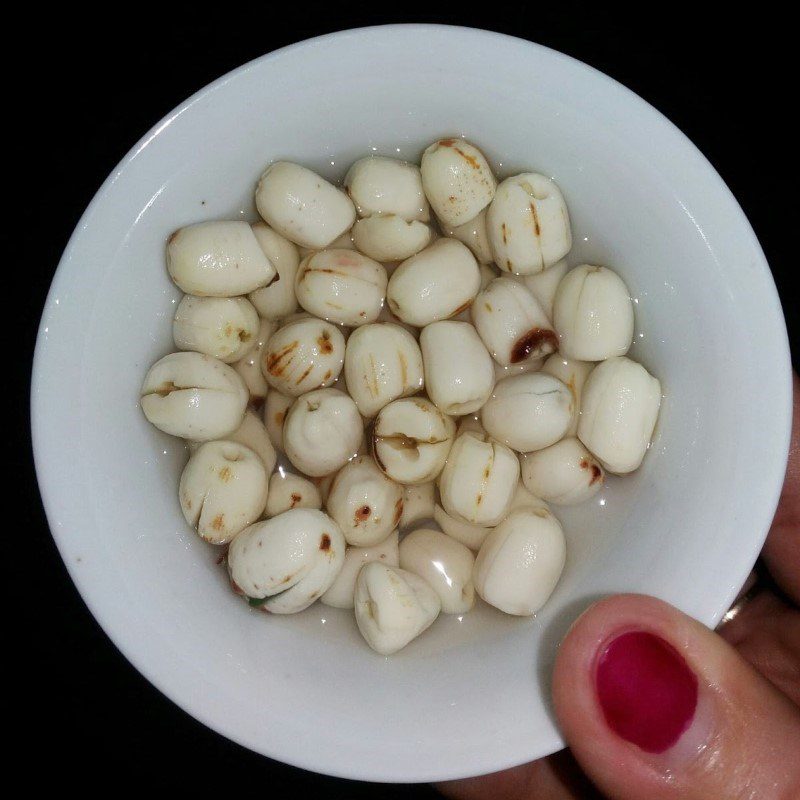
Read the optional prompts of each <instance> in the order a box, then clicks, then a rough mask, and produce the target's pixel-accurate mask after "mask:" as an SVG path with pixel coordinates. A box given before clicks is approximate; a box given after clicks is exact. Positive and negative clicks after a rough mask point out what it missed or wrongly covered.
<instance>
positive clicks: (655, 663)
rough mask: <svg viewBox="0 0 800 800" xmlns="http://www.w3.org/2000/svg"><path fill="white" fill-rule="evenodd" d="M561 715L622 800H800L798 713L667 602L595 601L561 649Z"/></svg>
mask: <svg viewBox="0 0 800 800" xmlns="http://www.w3.org/2000/svg"><path fill="white" fill-rule="evenodd" d="M553 697H554V701H555V708H556V714H557V715H558V718H559V721H560V724H561V728H562V730H563V732H564V735H565V737H566V739H567V741H568V742H569V744H570V747H571V748H572V752H573V753H574V755H575V757H576V758H577V760H578V762H579V763H580V765H581V767H583V769H584V771H585V772H586V773H587V774H588V775H589V777H590V778H591V779H592V780H593V781H594V782H595V783H596V784H597V786H599V788H600V789H601V790H603V791H604V792H605V793H606V794H607V795H608V796H609V797H611V798H616V800H641V798H644V797H646V798H648V800H662V799H665V798H676V797H680V798H681V800H694V799H695V798H697V800H700V798H702V799H703V800H708V798H712V797H713V798H744V797H748V798H750V797H758V798H760V800H771V799H772V798H789V797H800V759H798V752H800V751H799V750H798V743H800V713H799V712H798V710H797V708H796V707H795V706H793V705H792V704H791V703H790V702H789V701H788V700H787V699H786V698H785V697H784V696H783V695H781V694H780V693H779V692H778V691H777V690H776V689H775V688H774V687H773V686H772V685H771V684H769V683H768V682H767V681H766V680H765V679H764V678H762V677H761V676H760V675H759V674H758V673H757V672H755V670H753V669H752V667H750V666H749V665H748V664H747V663H746V662H745V661H744V660H742V659H741V658H740V657H739V656H738V654H737V653H736V651H735V650H733V649H732V648H731V647H730V646H729V645H728V644H726V643H725V642H724V641H723V640H722V639H721V638H720V637H719V636H717V635H716V634H714V633H713V632H711V631H709V630H708V629H707V628H705V627H704V626H702V625H701V624H700V623H698V622H695V621H694V620H692V619H690V618H689V617H687V616H686V615H684V614H682V613H681V612H679V611H677V610H675V609H674V608H672V606H669V605H667V604H666V603H663V602H661V601H660V600H656V599H654V598H651V597H644V596H642V595H622V596H619V597H612V598H609V599H607V600H603V601H601V602H600V603H597V604H596V605H594V606H592V607H591V608H590V609H589V610H588V611H586V612H585V613H584V614H583V616H581V617H580V618H579V619H578V621H577V622H576V623H575V624H574V625H573V627H572V628H571V629H570V632H569V633H568V634H567V636H566V638H565V639H564V641H563V643H562V644H561V647H560V649H559V653H558V657H557V659H556V667H555V674H554V678H553Z"/></svg>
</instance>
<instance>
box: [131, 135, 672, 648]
mask: <svg viewBox="0 0 800 800" xmlns="http://www.w3.org/2000/svg"><path fill="white" fill-rule="evenodd" d="M255 200H256V206H257V209H258V212H259V214H260V216H261V217H262V218H263V221H259V222H256V223H254V224H252V225H251V224H249V223H248V222H245V221H243V220H241V219H240V220H236V221H227V220H226V221H213V222H200V223H198V224H195V225H190V226H188V227H184V228H181V229H180V230H178V231H176V232H175V233H173V234H172V235H171V236H170V237H169V240H168V243H167V267H168V271H169V274H170V276H171V278H172V280H173V281H174V282H175V284H176V285H177V286H178V288H179V289H181V291H183V292H184V293H185V296H184V297H183V299H182V300H181V301H180V304H179V305H178V306H177V310H176V313H175V317H174V321H173V336H174V340H175V345H176V347H177V349H178V352H174V353H172V354H170V355H167V356H166V357H164V358H162V359H161V360H160V361H158V362H157V363H156V364H154V365H153V366H152V367H151V368H150V370H149V372H148V373H147V376H146V378H145V380H144V385H143V386H142V390H141V406H142V410H143V411H144V414H145V416H146V417H147V419H148V420H149V421H150V422H151V423H153V425H155V426H156V427H157V428H159V429H161V430H162V431H165V432H166V433H168V434H172V435H173V436H178V437H181V438H183V439H185V440H187V442H188V446H189V451H190V453H191V455H190V457H189V461H188V463H187V464H186V467H185V468H184V470H183V474H182V475H181V478H180V486H179V499H180V505H181V508H182V510H183V513H184V516H185V517H186V520H187V522H188V523H189V524H190V525H191V526H192V527H193V528H195V529H196V530H197V533H198V534H199V535H200V536H201V537H202V538H203V539H204V540H205V541H206V542H210V543H212V544H214V545H224V546H227V550H226V552H225V554H224V555H225V557H224V559H222V560H223V561H224V562H226V563H227V569H228V572H229V576H230V581H231V584H232V586H233V589H234V591H236V592H237V593H238V594H241V595H243V596H244V597H245V598H246V599H247V601H248V602H249V604H250V605H251V606H253V607H256V608H259V609H262V610H264V611H268V612H270V613H273V614H292V613H295V612H299V611H302V610H303V609H305V608H307V607H308V606H309V605H311V604H312V603H314V602H315V601H316V600H317V599H319V600H321V602H322V603H325V604H327V605H329V606H335V607H338V608H344V609H355V617H356V622H357V625H358V628H359V630H360V631H361V634H362V635H363V637H364V639H365V640H366V641H367V643H368V644H369V645H370V646H371V647H372V648H373V649H374V650H376V651H377V652H379V653H382V654H384V655H388V654H390V653H394V652H396V651H397V650H399V649H400V648H402V647H404V646H405V645H406V644H408V643H409V642H410V641H412V640H413V639H414V638H415V637H417V636H419V635H420V634H421V633H422V632H423V631H425V630H426V629H427V628H428V627H429V626H430V625H431V624H432V623H433V622H434V620H435V619H436V618H437V616H438V615H439V614H440V613H445V614H464V613H465V612H467V611H469V610H470V609H471V608H472V607H473V605H474V603H475V593H476V592H477V594H478V595H479V596H480V597H481V598H482V599H483V600H484V601H486V602H487V603H489V604H491V605H492V606H495V607H496V608H498V609H500V610H501V611H504V612H506V613H508V614H517V615H530V614H534V613H535V612H537V611H538V610H539V609H540V608H541V607H542V605H543V604H544V603H545V602H546V601H547V599H548V598H549V596H550V595H551V593H552V592H553V589H554V588H555V586H556V584H557V582H558V580H559V578H560V575H561V572H562V570H563V568H564V563H565V555H566V549H565V539H564V532H563V530H562V527H561V524H560V522H559V520H558V519H557V518H556V516H555V515H554V514H553V512H552V511H551V509H550V506H549V504H552V505H554V506H563V505H572V504H577V503H581V502H584V501H586V500H588V499H589V498H591V497H592V496H593V495H594V494H595V493H596V492H597V491H598V490H599V489H600V487H601V486H602V484H603V482H604V480H605V475H606V472H610V473H616V474H624V473H629V472H631V471H632V470H635V469H636V468H637V467H638V466H639V465H640V464H641V462H642V459H643V457H644V455H645V453H646V451H647V449H648V447H649V445H650V440H651V437H652V434H653V430H654V427H655V424H656V418H657V416H658V412H659V407H660V403H661V386H660V383H659V381H658V380H657V379H656V378H654V377H653V376H651V375H650V374H649V373H648V371H647V370H646V369H645V368H644V367H643V366H641V365H640V364H638V363H636V362H635V361H633V360H631V359H630V358H628V357H627V356H626V353H627V352H628V349H629V347H630V345H631V342H632V338H633V332H634V311H633V303H632V300H631V298H630V295H629V292H628V289H627V287H626V285H625V283H624V282H623V281H622V279H621V278H620V277H619V275H617V273H615V272H614V271H612V270H611V269H608V268H607V267H602V266H591V265H586V264H584V265H581V266H575V267H574V268H572V269H570V268H568V266H567V263H566V261H565V260H564V257H565V256H566V255H567V254H568V253H569V251H570V249H571V245H572V234H571V230H570V222H569V214H568V212H567V206H566V203H565V201H564V197H563V196H562V193H561V191H560V190H559V188H558V186H557V185H556V184H555V183H554V182H553V181H552V180H551V179H550V178H548V177H545V176H544V175H540V174H536V173H524V174H520V175H514V176H512V177H509V178H506V179H505V180H504V181H502V182H501V183H499V184H498V182H497V180H496V178H495V176H494V174H493V172H492V169H491V167H490V165H489V163H488V162H487V160H486V158H485V157H484V155H483V153H481V151H480V150H479V149H478V148H477V147H475V146H474V145H472V144H470V143H469V142H468V141H466V140H465V139H463V138H449V139H442V140H440V141H437V142H435V143H434V144H432V145H430V147H428V148H427V149H426V150H425V151H424V153H423V155H422V160H421V164H420V166H417V165H416V164H412V163H407V162H405V161H400V160H398V159H393V158H387V157H383V156H378V155H374V156H369V157H366V158H363V159H361V160H360V161H357V162H356V163H355V164H353V166H352V167H351V168H350V170H349V171H348V173H347V175H346V177H345V179H344V183H343V187H342V188H339V187H337V186H335V185H333V184H332V183H330V182H328V181H327V180H325V179H324V178H322V177H321V176H320V175H318V174H316V173H315V172H313V171H311V170H309V169H306V168H305V167H303V166H300V165H298V164H294V163H289V162H285V161H281V162H276V163H273V164H272V165H270V166H269V167H268V168H267V169H266V171H265V172H264V173H263V175H262V176H261V179H260V181H259V183H258V186H257V189H256V195H255ZM431 209H432V211H433V214H434V215H435V216H434V217H432V215H431ZM298 306H299V309H298ZM279 453H282V454H283V456H282V457H281V458H280V459H279ZM276 465H278V466H277V469H276ZM323 507H324V509H325V510H324V511H323V510H322V509H323ZM401 531H402V534H401V533H400V532H401Z"/></svg>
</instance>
